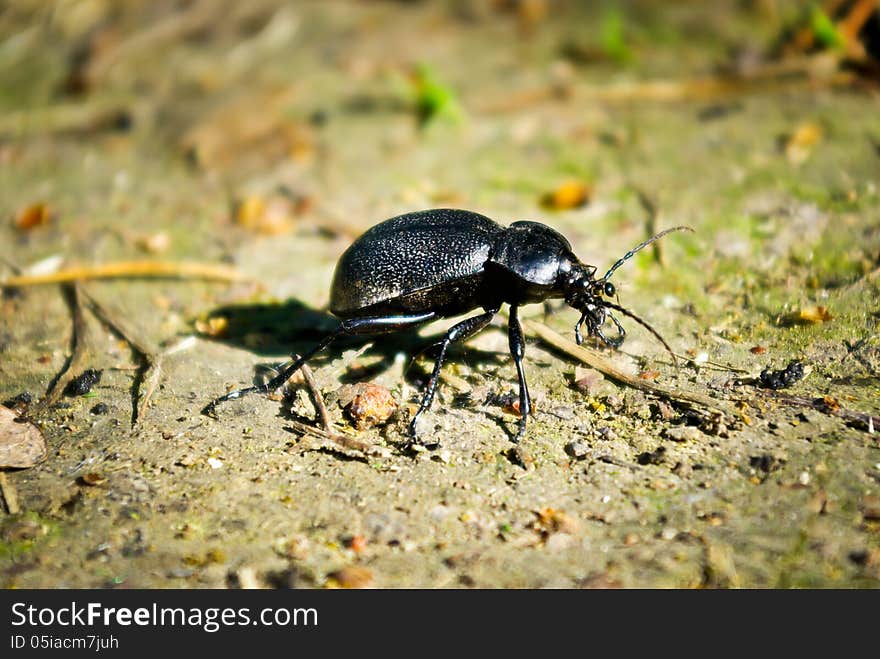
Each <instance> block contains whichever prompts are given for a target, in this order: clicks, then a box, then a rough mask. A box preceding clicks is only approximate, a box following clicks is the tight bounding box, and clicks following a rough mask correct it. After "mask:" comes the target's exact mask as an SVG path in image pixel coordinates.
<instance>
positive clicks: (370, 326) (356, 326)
mask: <svg viewBox="0 0 880 659" xmlns="http://www.w3.org/2000/svg"><path fill="white" fill-rule="evenodd" d="M436 316H437V314H435V313H433V312H430V313H423V314H413V315H410V316H370V317H367V318H348V319H346V320H343V321H342V322H341V323H339V326H338V327H337V328H336V329H335V330H334V331H333V332H331V333H330V334H328V335H327V336H325V337H324V338H323V339H322V340H321V342H320V343H318V345H316V346H315V347H314V348H312V349H311V350H309V351H308V352H306V353H304V354H303V355H302V356H300V357H299V358H297V359H296V360H295V361H294V362H293V363H292V364H290V366H288V367H287V368H284V369H282V370H281V372H280V373H279V374H278V375H276V376H275V377H274V378H272V379H271V380H269V381H268V382H266V383H265V384H261V385H259V386H256V387H246V388H244V389H237V390H235V391H230V392H229V393H228V394H226V395H225V396H220V398H217V399H215V400H213V401H211V402H210V403H208V404H207V405H205V407H204V408H202V414H206V415H208V416H215V412H214V410H215V408H216V407H217V405H219V404H220V403H223V402H226V401H227V400H236V399H238V398H241V397H242V396H246V395H247V394H252V393H264V394H267V393H269V392H270V391H274V390H275V389H277V388H278V387H280V386H281V385H283V384H284V383H285V382H287V381H288V380H289V379H290V378H291V376H292V375H293V374H294V373H296V372H297V371H298V370H299V369H300V368H302V365H303V364H305V363H306V362H307V361H308V360H310V359H311V358H312V357H314V356H315V355H316V354H317V353H319V352H320V351H321V350H323V349H324V348H326V347H327V346H328V345H330V344H331V343H333V341H335V340H336V339H338V338H339V337H340V336H355V335H358V334H382V333H384V332H394V331H397V330H401V329H404V328H406V327H414V326H416V325H421V324H423V323H426V322H428V321H431V320H434V319H435V318H436Z"/></svg>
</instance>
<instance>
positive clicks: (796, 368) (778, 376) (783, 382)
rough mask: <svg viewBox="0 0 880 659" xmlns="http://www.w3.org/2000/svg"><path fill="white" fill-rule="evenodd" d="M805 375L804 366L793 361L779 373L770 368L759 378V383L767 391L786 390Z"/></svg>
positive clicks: (762, 372)
mask: <svg viewBox="0 0 880 659" xmlns="http://www.w3.org/2000/svg"><path fill="white" fill-rule="evenodd" d="M805 374H806V372H805V370H804V365H803V364H802V363H801V362H798V361H793V362H789V364H788V366H786V367H785V368H784V369H782V370H779V371H771V370H770V368H769V367H767V368H765V369H764V370H763V371H761V375H760V376H758V383H759V384H760V385H761V386H762V387H764V388H765V389H785V388H786V387H790V386H792V385H793V384H795V383H796V382H798V381H799V380H801V379H803V377H804V375H805Z"/></svg>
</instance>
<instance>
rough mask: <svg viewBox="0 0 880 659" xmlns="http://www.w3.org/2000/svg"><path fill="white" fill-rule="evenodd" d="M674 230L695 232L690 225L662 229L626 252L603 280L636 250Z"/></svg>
mask: <svg viewBox="0 0 880 659" xmlns="http://www.w3.org/2000/svg"><path fill="white" fill-rule="evenodd" d="M673 231H691V232H693V229H691V228H690V227H685V226H680V227H672V228H671V229H665V230H663V231H661V232H660V233H658V234H657V235H656V236H651V237H650V238H648V239H647V240H646V241H645V242H643V243H640V244H639V245H636V246H635V247H633V248H632V249H631V250H629V251H628V252H627V253H626V254H624V255H623V257H622V258H621V259H620V260H619V261H618V262H617V263H615V264H614V265H612V266H611V267H610V268H608V272H606V273H605V276H604V277H602V281H607V280H608V278H609V277H610V276H611V275H612V274H613V273H614V271H615V270H617V269H618V268H619V267H620V266H622V265H623V264H624V263H625V262H626V261H628V260H629V259H631V258H632V257H633V256H635V254H636V252H638V251H639V250H641V249H644V248H645V247H647V246H648V245H650V244H651V243H652V242H654V241H655V240H660V238H662V237H663V236H665V235H666V234H667V233H672V232H673Z"/></svg>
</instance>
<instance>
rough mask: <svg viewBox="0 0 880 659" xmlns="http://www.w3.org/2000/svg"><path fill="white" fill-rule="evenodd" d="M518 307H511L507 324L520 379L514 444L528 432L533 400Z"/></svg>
mask: <svg viewBox="0 0 880 659" xmlns="http://www.w3.org/2000/svg"><path fill="white" fill-rule="evenodd" d="M518 312H519V310H518V307H515V306H513V305H511V307H510V318H509V320H508V324H507V339H508V343H509V345H510V355H511V357H513V363H514V364H515V365H516V375H517V377H518V378H519V413H520V417H519V430H517V433H516V438H515V439H514V440H513V441H514V442H518V441H519V440H520V439H522V436H523V435H524V434H525V432H526V422H527V420H528V418H529V414H530V413H531V411H532V399H531V397H530V396H529V387H528V385H527V384H526V374H525V371H524V370H523V356H524V355H525V352H526V342H525V339H524V338H523V333H522V327H521V326H520V324H519V313H518Z"/></svg>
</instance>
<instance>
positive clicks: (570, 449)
mask: <svg viewBox="0 0 880 659" xmlns="http://www.w3.org/2000/svg"><path fill="white" fill-rule="evenodd" d="M565 452H566V453H568V454H569V455H570V456H571V457H573V458H577V459H579V460H580V459H583V458H585V457H586V456H587V454H588V453H589V452H590V448H589V447H588V446H587V445H586V444H584V443H583V442H569V443H568V444H566V445H565Z"/></svg>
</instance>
